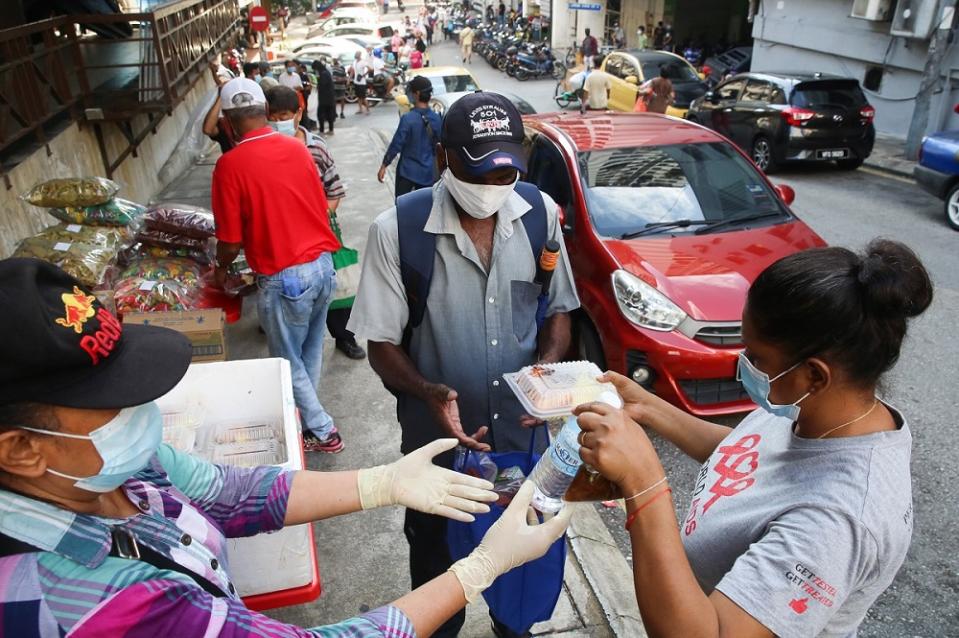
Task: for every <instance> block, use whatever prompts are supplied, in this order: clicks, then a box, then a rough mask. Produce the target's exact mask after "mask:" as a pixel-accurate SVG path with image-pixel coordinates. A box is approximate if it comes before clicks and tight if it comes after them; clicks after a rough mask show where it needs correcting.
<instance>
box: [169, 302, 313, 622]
mask: <svg viewBox="0 0 959 638" xmlns="http://www.w3.org/2000/svg"><path fill="white" fill-rule="evenodd" d="M161 314H162V313H161ZM187 314H188V313H187ZM157 404H158V405H159V407H160V411H161V412H163V413H164V415H171V414H174V415H175V414H186V413H192V414H194V415H199V416H198V421H199V422H198V424H196V425H195V426H194V427H195V428H196V432H197V436H196V443H195V444H194V445H192V447H193V449H192V450H191V453H192V454H195V455H196V456H198V457H200V458H204V459H205V460H211V461H212V460H213V459H211V458H210V457H211V455H212V451H213V450H212V447H211V445H210V443H211V441H210V439H211V437H210V436H209V435H210V434H211V433H213V432H216V431H218V430H217V429H218V428H220V427H222V426H223V425H224V424H227V425H236V424H238V423H246V422H251V421H253V422H268V423H271V424H273V425H274V426H275V427H276V430H277V432H278V433H281V434H282V439H283V440H284V449H285V452H286V453H285V454H283V455H282V456H281V458H278V459H277V461H278V462H277V463H276V465H278V466H280V467H283V468H285V469H288V470H302V469H303V466H304V463H303V454H302V448H301V445H300V425H299V420H298V418H297V415H296V405H295V403H294V401H293V382H292V377H291V374H290V363H289V361H287V360H285V359H246V360H242V361H224V362H219V363H206V364H203V365H191V366H190V368H189V370H187V373H186V375H185V376H184V377H183V379H182V380H181V381H180V383H179V384H177V385H176V387H174V388H173V389H172V390H170V392H168V393H167V394H165V395H164V396H162V397H160V398H159V399H157ZM227 556H228V558H229V565H228V569H229V572H230V575H231V577H232V579H233V583H234V584H235V585H236V588H237V590H238V591H239V592H240V594H241V595H242V596H244V597H248V596H253V595H257V594H269V593H270V592H282V591H289V590H293V594H291V595H292V596H294V597H293V598H290V600H287V601H286V602H285V603H284V604H294V603H302V602H307V601H308V600H312V599H315V598H316V597H317V596H319V592H320V583H319V575H318V574H317V566H316V551H315V547H314V546H313V541H312V534H311V530H310V526H309V525H295V526H291V527H285V528H283V529H282V530H279V531H277V532H274V533H272V534H260V535H258V536H252V537H248V538H233V539H228V540H227ZM296 588H299V591H300V592H302V595H301V596H300V597H299V598H297V597H295V596H296V591H297V589H296ZM269 606H271V605H260V606H258V607H257V608H258V609H263V608H266V607H269Z"/></svg>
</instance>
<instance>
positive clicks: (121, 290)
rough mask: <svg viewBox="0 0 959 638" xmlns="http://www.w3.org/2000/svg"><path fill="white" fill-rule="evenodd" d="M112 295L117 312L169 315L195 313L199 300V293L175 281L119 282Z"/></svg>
mask: <svg viewBox="0 0 959 638" xmlns="http://www.w3.org/2000/svg"><path fill="white" fill-rule="evenodd" d="M114 290H115V292H114V295H113V298H114V301H115V302H116V306H117V312H119V313H121V314H123V313H126V312H166V311H170V310H193V309H195V308H196V306H197V302H198V301H199V300H200V289H199V287H197V286H196V284H191V283H187V282H183V281H179V280H176V279H148V278H145V277H128V278H126V279H121V280H120V281H118V282H117V284H116V287H115V289H114Z"/></svg>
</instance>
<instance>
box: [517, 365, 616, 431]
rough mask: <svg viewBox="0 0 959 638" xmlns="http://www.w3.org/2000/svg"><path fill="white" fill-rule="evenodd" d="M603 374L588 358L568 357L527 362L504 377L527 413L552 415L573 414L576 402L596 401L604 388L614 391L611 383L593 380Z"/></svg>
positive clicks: (607, 390)
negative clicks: (520, 368)
mask: <svg viewBox="0 0 959 638" xmlns="http://www.w3.org/2000/svg"><path fill="white" fill-rule="evenodd" d="M602 374H603V371H602V370H600V369H599V368H598V367H597V366H596V364H594V363H591V362H589V361H567V362H563V363H546V364H537V365H532V366H526V367H525V368H523V369H522V370H520V371H519V372H512V373H509V374H504V375H503V378H505V379H506V383H507V385H509V387H510V389H511V390H512V391H513V392H514V393H515V394H516V397H517V398H518V399H519V402H520V403H521V404H522V405H523V407H524V408H525V409H526V411H527V412H528V413H529V414H530V415H532V416H535V417H538V418H540V419H552V418H556V417H563V416H566V415H569V414H572V412H573V408H575V407H576V406H577V405H581V404H583V403H589V402H590V401H595V400H596V399H597V398H599V396H600V395H601V394H602V393H603V392H610V391H611V392H613V393H614V394H616V386H614V385H613V384H612V383H600V382H599V381H597V380H596V379H597V378H598V377H599V376H600V375H602Z"/></svg>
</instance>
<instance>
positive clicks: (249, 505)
mask: <svg viewBox="0 0 959 638" xmlns="http://www.w3.org/2000/svg"><path fill="white" fill-rule="evenodd" d="M291 143H292V141H291ZM241 148H242V146H241ZM0 300H2V301H3V302H4V303H5V304H6V306H7V308H8V311H7V312H6V313H5V314H4V315H3V318H2V321H3V322H4V325H6V326H7V328H8V329H9V330H11V331H16V332H17V334H18V337H19V338H18V339H16V340H14V342H11V343H9V344H7V347H5V348H4V350H3V353H2V355H0V519H2V521H3V525H2V528H0V592H2V593H0V626H3V627H4V631H5V635H9V636H39V637H42V638H47V637H49V638H55V637H59V636H64V635H71V636H76V637H77V638H82V637H94V636H95V637H101V636H103V637H107V636H126V637H128V638H147V637H154V636H165V635H166V636H177V638H201V637H204V636H210V635H217V636H233V637H235V638H248V637H252V636H274V637H276V638H296V637H299V638H307V637H308V636H353V637H357V638H360V637H362V638H373V637H383V638H386V637H394V636H400V635H402V636H413V635H420V636H427V635H429V634H430V633H431V632H432V631H433V630H434V629H435V628H436V627H437V626H438V625H439V624H440V623H441V622H442V621H443V620H445V619H446V618H447V617H449V615H451V614H452V613H454V612H455V611H457V610H459V609H462V608H463V606H464V605H465V604H466V602H467V599H472V598H474V597H476V596H478V595H479V593H480V592H481V591H482V590H483V589H484V588H485V587H488V586H489V585H490V583H491V582H492V581H493V579H495V578H496V576H498V575H499V574H501V573H503V572H505V571H507V570H508V569H510V568H511V567H513V566H514V565H519V564H522V563H524V562H526V561H528V560H531V559H533V558H536V557H537V556H539V555H541V554H542V553H543V552H545V551H546V549H547V548H548V547H549V545H550V544H551V543H552V542H553V541H554V540H555V539H556V538H559V536H561V535H562V533H563V531H564V530H565V527H566V524H567V523H568V521H569V516H570V514H571V511H572V510H567V511H566V512H565V514H561V515H560V516H558V517H557V518H556V519H554V520H552V521H550V522H549V523H546V524H544V525H538V526H530V525H528V524H527V523H526V516H525V514H526V506H527V505H528V504H529V502H530V497H531V496H532V489H531V487H532V486H531V485H529V484H527V485H526V486H524V489H523V490H520V492H519V494H517V497H516V499H515V500H514V503H513V506H512V507H510V508H509V509H508V510H507V512H506V513H505V514H504V515H503V517H502V518H501V519H500V521H499V522H498V523H497V525H496V527H494V528H493V529H491V530H490V531H489V533H487V534H486V536H485V538H484V539H483V542H482V543H481V545H480V548H478V550H477V552H475V553H474V554H473V555H471V556H468V557H467V558H465V559H463V560H461V561H458V562H457V564H456V565H454V567H453V568H452V569H451V570H450V572H448V573H444V574H442V575H441V576H439V578H437V579H435V580H434V581H433V582H431V583H429V584H427V585H426V586H425V587H423V588H421V589H419V590H417V591H414V592H411V593H410V594H407V595H405V596H403V597H401V598H400V599H398V600H397V601H395V602H394V603H392V604H389V605H384V606H383V607H380V608H378V609H375V610H373V611H370V612H368V613H365V614H363V615H362V616H359V617H356V618H351V619H349V620H346V621H344V622H342V623H339V624H336V625H329V626H325V627H314V628H312V629H304V628H301V627H296V626H294V625H289V624H286V623H282V622H279V621H276V620H274V619H272V618H268V617H267V616H264V615H263V614H260V613H257V612H255V611H252V610H250V609H248V608H247V607H246V605H245V604H244V602H243V600H242V599H241V598H240V594H239V593H238V592H237V590H236V588H235V587H234V585H233V583H232V582H231V579H230V567H229V565H228V563H227V557H226V552H225V550H226V546H227V542H226V539H227V538H232V537H239V536H251V535H255V534H258V533H261V532H271V531H275V530H278V529H280V528H282V527H284V526H286V525H299V524H304V523H310V522H313V521H317V520H321V519H326V518H330V517H333V516H339V515H343V514H348V513H351V512H355V511H359V510H361V509H372V508H377V507H384V506H390V505H402V506H406V507H412V508H415V509H419V510H422V511H424V512H433V513H435V514H439V515H442V516H448V517H450V518H454V519H456V520H463V521H470V520H473V513H479V512H486V511H489V508H488V506H487V505H486V503H488V502H491V501H494V500H496V494H495V493H493V492H492V491H490V490H491V488H492V487H493V485H492V484H491V483H488V482H486V481H483V480H481V479H476V478H473V477H469V476H466V475H463V474H454V473H453V472H450V471H449V470H444V469H441V468H438V467H436V466H435V465H433V464H432V462H431V458H432V457H433V456H435V455H436V454H438V453H441V452H443V451H444V450H447V449H450V448H451V447H452V446H453V445H454V444H455V440H452V439H447V440H446V441H437V442H435V443H433V444H432V445H431V446H429V447H428V448H426V449H422V450H418V451H416V452H415V453H414V454H412V455H409V456H407V457H404V458H401V459H399V460H397V461H395V462H393V463H391V464H389V465H382V466H379V467H375V468H369V469H362V470H359V471H344V472H314V471H309V470H303V471H288V470H283V469H282V468H279V467H252V468H240V467H234V466H227V465H213V464H211V463H208V462H206V461H203V460H200V459H199V458H197V457H194V456H191V455H188V454H185V453H182V452H179V451H177V450H175V449H174V448H172V447H171V446H169V445H166V444H164V443H163V442H162V439H163V416H162V414H161V412H160V409H159V407H158V406H157V404H156V403H155V400H156V399H157V398H159V397H161V396H163V395H164V394H166V393H167V392H168V391H169V390H170V389H172V388H173V387H174V386H175V385H176V384H177V383H178V382H179V381H180V379H181V378H182V377H183V375H184V374H185V373H186V371H187V368H188V366H189V365H190V359H191V356H192V354H193V352H192V348H191V346H190V342H189V341H188V340H187V338H186V337H185V336H184V335H182V334H180V333H178V332H175V331H173V330H168V329H166V328H159V327H156V326H138V325H121V324H120V322H119V321H118V320H117V318H116V317H115V316H114V315H112V314H111V313H110V312H109V311H108V310H107V309H105V308H104V307H103V306H102V305H100V303H99V301H98V300H97V299H96V297H94V296H93V295H92V294H91V293H90V292H89V291H87V290H85V289H84V288H83V287H82V285H81V284H80V283H79V282H77V281H76V280H75V279H73V278H72V277H70V276H69V275H67V274H66V273H64V272H63V271H62V270H60V269H58V268H57V267H55V266H53V265H51V264H48V263H46V262H42V261H40V260H36V259H6V260H3V261H0ZM38 352H39V353H44V356H37V353H38ZM211 628H212V629H211Z"/></svg>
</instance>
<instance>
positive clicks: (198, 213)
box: [143, 204, 216, 239]
mask: <svg viewBox="0 0 959 638" xmlns="http://www.w3.org/2000/svg"><path fill="white" fill-rule="evenodd" d="M143 223H144V224H145V225H146V227H147V228H149V229H150V230H162V231H164V232H167V233H174V234H176V235H183V236H185V237H195V238H197V239H206V238H208V237H212V236H213V233H214V232H215V231H216V226H215V225H214V223H213V213H211V212H210V211H208V210H207V209H205V208H200V207H198V206H190V205H188V204H156V205H154V206H151V207H150V208H148V209H147V211H146V213H144V215H143Z"/></svg>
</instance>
